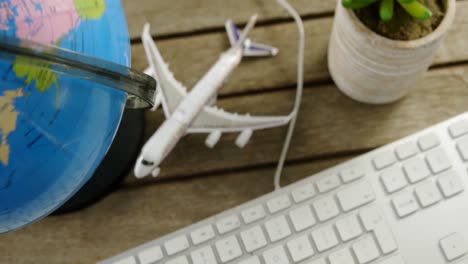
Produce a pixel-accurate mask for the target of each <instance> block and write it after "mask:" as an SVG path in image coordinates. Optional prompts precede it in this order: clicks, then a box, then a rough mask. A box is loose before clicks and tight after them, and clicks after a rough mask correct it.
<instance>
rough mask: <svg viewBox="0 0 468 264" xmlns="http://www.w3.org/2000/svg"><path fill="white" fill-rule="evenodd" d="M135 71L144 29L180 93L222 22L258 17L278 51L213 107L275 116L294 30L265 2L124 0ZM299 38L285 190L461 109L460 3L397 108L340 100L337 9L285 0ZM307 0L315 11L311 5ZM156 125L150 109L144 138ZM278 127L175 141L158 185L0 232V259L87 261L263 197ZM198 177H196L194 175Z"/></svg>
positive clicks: (288, 99) (465, 4) (290, 70)
mask: <svg viewBox="0 0 468 264" xmlns="http://www.w3.org/2000/svg"><path fill="white" fill-rule="evenodd" d="M123 2H124V4H125V8H126V13H127V17H128V23H129V28H130V34H131V37H132V43H133V45H132V53H133V66H134V67H135V68H137V69H140V70H142V69H144V68H145V67H146V60H145V58H144V51H143V48H142V46H141V44H140V43H141V42H140V40H139V34H140V31H141V29H142V26H143V23H144V22H145V21H150V22H151V23H152V33H153V35H154V36H155V38H156V40H157V43H158V44H159V46H160V49H161V51H162V54H163V56H164V57H165V59H166V60H167V61H168V62H169V63H170V67H171V69H172V70H173V71H174V73H175V75H176V77H177V78H178V79H179V80H181V81H182V82H183V83H184V84H186V85H187V86H188V87H191V86H192V85H193V84H194V83H195V82H196V81H197V79H198V78H200V77H201V76H202V74H203V73H205V71H206V70H207V69H208V68H209V66H210V65H211V64H212V63H213V62H214V61H215V60H216V59H217V57H218V55H219V54H220V52H222V51H223V50H224V49H226V48H227V47H228V41H227V37H226V35H225V33H224V28H223V24H224V21H225V20H226V19H227V18H233V19H234V21H236V22H239V23H240V24H245V22H246V21H247V19H248V17H249V16H250V15H251V14H252V13H254V12H258V13H259V14H260V23H259V26H258V27H257V28H256V29H255V30H254V32H253V34H252V37H253V38H254V39H255V40H256V41H260V42H264V43H269V44H273V45H275V46H277V47H278V48H280V54H279V55H278V57H276V58H272V59H258V60H250V59H248V60H246V61H244V63H243V64H242V66H241V67H240V68H238V69H237V70H236V71H235V72H234V74H233V76H232V77H231V78H230V79H229V82H228V83H227V84H226V85H225V87H224V88H223V89H222V91H221V94H220V98H219V102H218V104H219V105H220V106H221V107H223V108H225V109H227V110H230V111H238V112H251V113H253V114H282V113H283V114H284V113H287V112H288V111H289V110H290V108H291V107H292V100H293V97H294V92H295V76H296V68H295V65H296V64H295V63H296V62H295V59H296V27H295V25H294V24H293V22H292V20H291V19H289V18H288V16H287V14H286V13H285V12H283V11H282V9H281V8H279V7H278V6H277V5H275V4H274V1H272V0H235V1H232V0H231V1H220V0H191V1H188V0H170V1H169V0H161V1H153V0H124V1H123ZM291 2H292V4H293V5H294V6H296V7H297V8H298V9H299V11H300V12H301V14H302V16H303V18H304V20H305V27H306V33H307V45H306V48H307V49H306V51H307V53H306V65H305V80H306V85H305V92H304V101H303V105H302V108H301V112H300V117H299V120H298V125H297V130H296V133H295V137H294V140H293V142H292V148H291V151H290V155H289V158H288V164H287V169H286V171H285V177H284V178H283V184H288V183H291V182H294V181H296V180H298V179H300V178H303V177H305V176H308V175H311V174H314V173H315V172H318V171H320V170H323V169H324V168H327V167H330V166H333V165H335V164H338V163H340V162H343V161H345V160H347V159H350V158H353V157H355V156H357V155H360V154H363V153H365V152H367V151H369V150H371V149H374V148H376V147H379V146H382V145H384V144H386V143H389V142H391V141H393V140H396V139H398V138H401V137H403V136H405V135H409V134H411V133H413V132H416V131H418V130H420V129H423V128H425V127H427V126H430V125H431V124H435V123H437V122H439V121H442V120H445V119H447V118H449V117H451V116H453V115H456V114H459V113H462V112H464V111H466V110H468V46H467V45H466V43H468V42H467V40H468V1H459V2H458V11H457V12H458V14H457V19H456V22H455V24H454V26H453V29H452V31H451V32H450V34H449V36H448V38H447V41H446V42H445V45H444V46H443V48H441V49H440V50H439V52H438V53H437V56H436V58H435V60H434V66H433V67H432V68H431V70H430V71H429V72H428V73H427V74H426V76H425V78H424V80H422V81H421V83H420V84H419V85H418V86H417V87H414V89H413V91H412V92H411V94H409V95H408V96H407V97H406V98H404V99H403V100H401V101H399V102H397V103H395V104H390V105H384V106H370V105H364V104H359V103H356V102H354V101H352V100H350V99H348V98H347V97H345V96H344V95H343V94H341V93H340V92H339V91H338V90H337V89H336V87H335V86H334V84H333V82H332V81H331V79H330V76H329V74H328V71H327V66H326V57H327V44H328V39H329V35H330V30H331V25H332V21H333V9H334V6H335V1H333V0H323V1H311V0H292V1H291ZM312 2H313V3H312ZM162 121H163V118H162V114H161V112H160V111H158V112H156V113H151V112H148V113H147V123H148V124H147V129H146V135H147V136H149V135H151V134H152V133H153V132H154V131H155V129H156V128H157V127H158V126H159V125H160V124H161V122H162ZM285 131H286V130H285V129H284V128H279V129H272V130H267V131H262V132H258V133H257V134H255V135H254V136H253V138H252V141H251V142H250V144H249V145H248V146H247V147H246V148H245V149H244V150H239V149H238V148H237V147H235V145H234V140H235V138H236V136H237V135H225V136H223V138H222V140H221V142H220V143H219V144H218V145H217V146H216V148H215V149H213V150H211V149H207V148H206V147H205V146H204V140H205V136H201V135H199V136H188V137H186V138H184V139H183V141H182V142H181V144H179V145H178V146H177V148H176V150H175V151H174V152H173V153H172V154H171V156H170V157H169V159H168V160H167V161H165V162H164V165H163V167H162V169H163V175H162V176H163V177H162V178H161V179H160V180H155V179H146V180H142V181H136V180H135V179H134V178H133V177H132V175H129V176H128V178H127V179H126V181H125V182H124V183H123V184H122V186H121V187H120V188H119V189H118V190H117V191H115V192H114V193H113V194H111V195H110V196H109V197H107V198H105V199H104V200H102V201H101V202H99V203H98V204H96V205H94V206H92V207H90V208H88V209H86V210H83V211H80V212H78V213H74V214H70V215H66V216H59V217H49V218H46V219H44V220H42V221H40V222H37V223H35V224H33V225H31V226H28V227H26V228H24V229H22V230H19V231H16V232H13V233H9V234H6V235H1V236H0V263H15V264H16V263H47V264H55V263H94V262H97V261H99V260H102V259H105V258H107V257H110V256H113V255H115V254H117V253H119V252H121V251H123V250H126V249H129V248H132V247H134V246H137V245H140V244H142V243H144V242H147V241H149V240H152V239H154V238H157V237H159V236H161V235H164V234H167V233H169V232H172V231H175V230H177V229H180V228H182V227H184V226H187V225H189V224H192V223H194V222H197V221H199V220H202V219H204V218H206V217H209V216H211V215H214V214H216V213H218V212H221V211H224V210H226V209H228V208H231V207H233V206H235V205H238V204H241V203H243V202H245V201H248V200H251V199H253V198H255V197H258V196H260V195H262V194H265V193H267V192H270V191H272V188H273V172H274V168H275V165H276V161H277V158H278V156H279V152H280V147H281V143H282V141H283V138H284V136H285ZM195 176H196V177H195Z"/></svg>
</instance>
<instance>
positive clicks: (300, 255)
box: [287, 236, 314, 262]
mask: <svg viewBox="0 0 468 264" xmlns="http://www.w3.org/2000/svg"><path fill="white" fill-rule="evenodd" d="M287 246H288V250H289V253H290V254H291V257H292V259H293V261H294V262H299V261H302V260H304V259H306V258H309V257H312V256H313V255H314V249H313V248H312V246H311V245H310V241H309V239H308V238H307V236H301V237H298V238H295V239H293V240H291V241H289V242H288V244H287Z"/></svg>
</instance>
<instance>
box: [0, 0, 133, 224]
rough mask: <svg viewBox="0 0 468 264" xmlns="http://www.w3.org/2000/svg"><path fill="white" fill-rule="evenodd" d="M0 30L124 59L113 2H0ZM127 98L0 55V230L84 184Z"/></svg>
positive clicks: (125, 39)
mask: <svg viewBox="0 0 468 264" xmlns="http://www.w3.org/2000/svg"><path fill="white" fill-rule="evenodd" d="M0 35H8V36H10V37H15V38H17V39H20V40H21V39H28V40H32V41H35V42H40V43H43V44H48V45H56V46H59V47H61V48H65V49H69V50H73V51H75V52H78V53H83V54H87V55H90V56H94V57H98V58H101V59H105V60H108V61H112V62H115V63H119V64H122V65H125V66H129V64H130V42H129V36H128V30H127V24H126V20H125V15H124V10H123V7H122V5H121V2H120V1H118V0H0ZM20 40H19V41H20ZM126 98H127V94H126V93H124V92H121V91H118V90H115V89H112V88H109V87H105V86H102V85H99V84H96V83H92V82H87V81H84V80H80V79H77V78H74V77H73V76H69V75H60V74H56V73H54V72H52V71H48V70H47V69H44V68H35V67H33V66H30V65H28V64H25V63H23V62H22V61H21V59H20V58H17V59H13V60H1V59H0V233H2V232H7V231H11V230H15V229H18V228H20V227H22V226H24V225H26V224H29V223H31V222H32V221H35V220H37V219H40V218H41V217H44V216H46V215H48V214H50V213H51V212H53V211H54V210H55V209H56V208H58V207H59V206H60V205H62V204H63V203H64V202H65V201H66V200H67V199H69V198H70V197H71V196H72V195H73V194H74V193H75V192H77V191H78V190H79V188H80V187H81V186H82V185H83V184H84V183H86V181H87V180H88V179H89V178H90V177H91V176H92V175H93V173H94V171H95V170H96V168H97V166H98V165H99V164H100V162H101V161H102V159H103V158H104V156H105V154H106V152H107V151H108V149H109V147H110V145H111V143H112V140H113V138H114V136H115V133H116V131H117V128H118V126H119V122H120V119H121V117H122V113H123V109H124V107H125V102H126Z"/></svg>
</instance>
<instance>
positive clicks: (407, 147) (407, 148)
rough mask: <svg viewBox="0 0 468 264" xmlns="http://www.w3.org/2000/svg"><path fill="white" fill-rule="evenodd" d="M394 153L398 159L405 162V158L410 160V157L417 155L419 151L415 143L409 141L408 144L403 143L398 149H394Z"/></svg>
mask: <svg viewBox="0 0 468 264" xmlns="http://www.w3.org/2000/svg"><path fill="white" fill-rule="evenodd" d="M395 152H396V154H397V157H398V159H400V160H405V159H407V158H411V157H412V156H414V155H416V154H418V152H419V149H418V146H417V145H416V143H414V142H412V141H410V142H406V143H403V144H401V145H399V146H398V147H396V150H395Z"/></svg>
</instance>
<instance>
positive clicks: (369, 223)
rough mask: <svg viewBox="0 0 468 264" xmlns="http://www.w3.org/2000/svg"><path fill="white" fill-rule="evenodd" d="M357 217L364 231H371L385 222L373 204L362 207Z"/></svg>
mask: <svg viewBox="0 0 468 264" xmlns="http://www.w3.org/2000/svg"><path fill="white" fill-rule="evenodd" d="M359 217H360V218H361V221H362V224H363V225H364V228H365V229H366V231H372V230H374V229H375V228H376V227H377V226H379V225H382V224H384V223H385V222H384V219H383V217H382V215H381V214H380V212H379V210H378V209H377V207H375V206H371V207H367V208H364V209H362V210H361V212H360V213H359Z"/></svg>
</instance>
